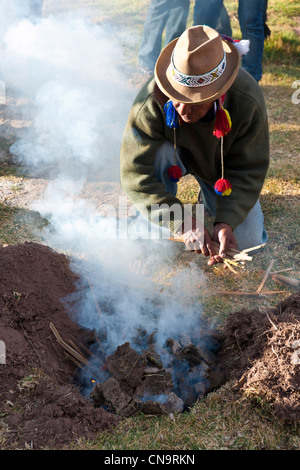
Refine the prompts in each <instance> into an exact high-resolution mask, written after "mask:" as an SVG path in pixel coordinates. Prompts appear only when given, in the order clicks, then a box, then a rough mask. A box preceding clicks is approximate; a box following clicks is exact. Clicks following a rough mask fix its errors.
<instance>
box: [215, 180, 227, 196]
mask: <svg viewBox="0 0 300 470" xmlns="http://www.w3.org/2000/svg"><path fill="white" fill-rule="evenodd" d="M214 189H215V192H216V193H217V194H219V196H229V194H230V193H231V184H230V181H228V180H226V179H225V178H220V179H219V180H218V181H217V182H216V184H215V186H214Z"/></svg>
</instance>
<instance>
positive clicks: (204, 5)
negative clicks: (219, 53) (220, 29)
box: [194, 0, 225, 34]
mask: <svg viewBox="0 0 300 470" xmlns="http://www.w3.org/2000/svg"><path fill="white" fill-rule="evenodd" d="M222 7H223V0H196V1H195V7H194V25H197V24H205V25H207V26H210V27H211V28H216V26H217V24H218V21H219V17H220V14H221V10H222ZM224 34H225V33H224Z"/></svg>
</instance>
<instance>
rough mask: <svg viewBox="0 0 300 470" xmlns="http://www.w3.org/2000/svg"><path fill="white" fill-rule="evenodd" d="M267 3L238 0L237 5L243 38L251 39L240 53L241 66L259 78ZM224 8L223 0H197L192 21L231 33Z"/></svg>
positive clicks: (256, 0) (258, 0) (263, 0)
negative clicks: (245, 50) (244, 53)
mask: <svg viewBox="0 0 300 470" xmlns="http://www.w3.org/2000/svg"><path fill="white" fill-rule="evenodd" d="M267 3H268V1H267V0H239V6H238V16H239V22H240V28H241V32H242V38H243V39H249V40H250V50H249V52H248V54H247V55H245V56H243V58H242V66H243V68H244V69H245V70H247V72H249V73H250V74H251V75H252V76H253V77H254V78H255V80H256V81H258V82H259V81H260V79H261V77H262V58H263V51H264V40H265V33H264V23H265V18H266V10H267ZM224 8H225V7H224V5H223V0H196V3H195V9H194V24H206V25H207V26H211V27H212V28H214V29H216V30H217V31H218V32H219V33H221V34H225V35H227V36H232V32H231V27H230V21H229V25H228V20H229V18H227V19H226V16H225V15H226V14H225V12H224ZM225 11H226V10H225ZM227 17H228V15H227ZM222 18H223V20H222Z"/></svg>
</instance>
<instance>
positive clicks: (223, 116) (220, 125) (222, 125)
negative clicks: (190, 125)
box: [213, 106, 231, 139]
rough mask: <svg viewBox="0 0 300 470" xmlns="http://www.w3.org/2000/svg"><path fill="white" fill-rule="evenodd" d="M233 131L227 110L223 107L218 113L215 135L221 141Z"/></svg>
mask: <svg viewBox="0 0 300 470" xmlns="http://www.w3.org/2000/svg"><path fill="white" fill-rule="evenodd" d="M230 130H231V118H230V114H229V112H228V111H227V109H224V108H223V106H221V107H219V108H218V110H217V112H216V121H215V128H214V131H213V134H214V135H215V136H216V137H217V138H218V139H220V137H224V136H225V135H226V134H228V132H229V131H230Z"/></svg>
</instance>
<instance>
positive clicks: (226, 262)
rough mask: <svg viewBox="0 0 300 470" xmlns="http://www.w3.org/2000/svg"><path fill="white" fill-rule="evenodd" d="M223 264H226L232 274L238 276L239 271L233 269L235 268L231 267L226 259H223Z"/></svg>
mask: <svg viewBox="0 0 300 470" xmlns="http://www.w3.org/2000/svg"><path fill="white" fill-rule="evenodd" d="M223 263H224V264H225V266H227V268H228V269H230V271H231V272H233V273H235V274H237V271H236V270H235V269H233V267H232V266H231V264H230V263H229V262H228V260H227V259H226V258H224V259H223Z"/></svg>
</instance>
